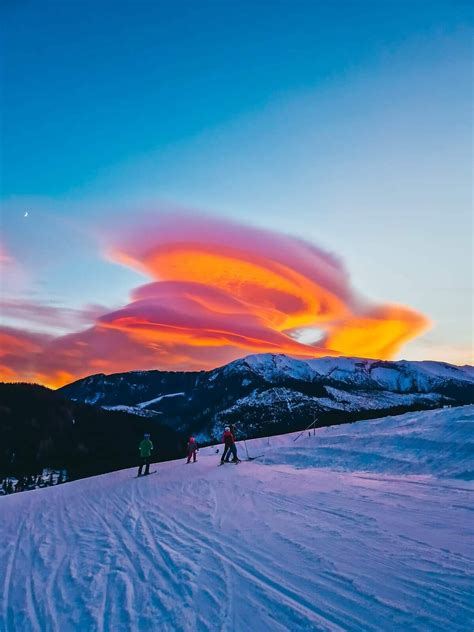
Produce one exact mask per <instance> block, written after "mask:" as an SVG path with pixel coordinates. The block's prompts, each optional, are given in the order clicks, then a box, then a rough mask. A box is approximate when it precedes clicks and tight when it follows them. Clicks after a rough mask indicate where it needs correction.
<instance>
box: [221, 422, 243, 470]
mask: <svg viewBox="0 0 474 632" xmlns="http://www.w3.org/2000/svg"><path fill="white" fill-rule="evenodd" d="M223 441H224V452H223V453H222V457H221V465H222V464H223V463H224V462H225V463H229V460H230V455H231V454H232V456H233V458H232V463H239V462H240V459H239V457H238V456H237V448H236V447H235V436H234V426H232V430H231V429H230V426H226V427H225V428H224V436H223Z"/></svg>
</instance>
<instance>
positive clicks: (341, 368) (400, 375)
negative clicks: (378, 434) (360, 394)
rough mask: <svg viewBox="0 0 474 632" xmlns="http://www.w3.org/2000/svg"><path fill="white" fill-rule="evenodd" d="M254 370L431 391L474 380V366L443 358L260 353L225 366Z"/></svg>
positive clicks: (266, 374) (270, 376)
mask: <svg viewBox="0 0 474 632" xmlns="http://www.w3.org/2000/svg"><path fill="white" fill-rule="evenodd" d="M246 369H247V370H248V369H250V370H252V371H253V372H255V373H256V374H258V375H259V376H261V377H263V378H264V379H265V380H267V381H269V382H272V381H274V380H275V379H277V378H282V377H292V378H294V379H299V380H304V381H311V380H314V379H317V378H318V377H319V378H321V377H326V378H331V379H333V380H337V381H340V382H344V383H346V384H355V385H361V386H364V385H366V386H369V385H370V386H372V387H373V386H378V387H379V388H382V389H387V390H390V391H400V392H407V391H410V390H418V391H421V392H429V391H431V390H432V389H433V387H434V386H436V385H439V384H441V383H443V382H445V381H446V380H462V381H464V382H467V383H474V367H472V366H468V365H466V366H462V367H461V366H455V365H451V364H447V363H444V362H431V361H418V362H417V361H413V362H409V361H407V360H401V361H399V362H386V363H384V362H381V361H380V360H367V359H364V358H346V357H326V358H314V359H309V360H308V359H306V360H304V359H303V360H301V359H297V358H292V357H290V356H286V355H275V354H271V353H260V354H255V355H250V356H247V357H246V358H243V359H241V360H236V361H235V362H231V363H230V364H229V365H227V367H225V369H224V370H229V371H244V370H246Z"/></svg>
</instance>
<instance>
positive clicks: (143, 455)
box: [138, 432, 153, 476]
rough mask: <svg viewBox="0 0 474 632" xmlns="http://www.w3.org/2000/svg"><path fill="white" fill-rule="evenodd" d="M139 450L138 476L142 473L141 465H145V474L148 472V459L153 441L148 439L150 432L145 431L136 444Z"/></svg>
mask: <svg viewBox="0 0 474 632" xmlns="http://www.w3.org/2000/svg"><path fill="white" fill-rule="evenodd" d="M138 450H139V452H140V459H141V463H140V467H139V468H138V476H141V475H142V469H143V466H145V476H146V475H147V474H149V473H150V459H151V452H152V450H153V443H152V442H151V441H150V434H149V433H148V432H146V433H145V434H144V435H143V439H142V440H141V441H140V445H139V446H138Z"/></svg>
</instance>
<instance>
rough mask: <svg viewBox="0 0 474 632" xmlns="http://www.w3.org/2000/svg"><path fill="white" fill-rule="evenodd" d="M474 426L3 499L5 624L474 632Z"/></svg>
mask: <svg viewBox="0 0 474 632" xmlns="http://www.w3.org/2000/svg"><path fill="white" fill-rule="evenodd" d="M473 431H474V406H466V407H457V408H450V409H440V410H436V411H424V412H417V413H409V414H405V415H403V416H398V417H385V418H383V419H378V420H372V421H370V422H363V421H362V422H358V423H355V424H349V425H348V424H346V425H342V426H335V427H334V426H333V427H330V428H321V429H318V430H316V432H315V435H314V436H313V434H311V436H309V437H308V435H307V434H306V433H304V434H303V435H302V436H298V434H299V433H295V434H291V435H280V436H277V437H269V438H265V439H255V440H250V441H247V444H248V446H247V447H248V450H249V453H251V454H252V455H254V456H258V455H261V456H260V458H257V459H256V460H254V461H248V462H242V463H241V464H239V465H237V466H236V465H224V466H223V467H218V466H217V463H218V460H219V455H216V454H215V448H211V447H209V448H204V449H201V450H200V453H199V456H198V461H197V463H195V464H190V465H186V464H185V460H184V459H181V460H179V461H171V462H167V463H160V464H158V465H157V466H155V468H153V469H156V470H157V472H156V474H154V475H152V476H149V477H146V478H143V479H136V478H135V474H136V471H135V470H134V469H133V470H122V471H120V472H114V473H111V474H106V475H102V476H98V477H94V478H89V479H84V480H81V481H75V482H73V483H70V484H67V485H59V486H57V487H51V488H47V489H40V490H35V491H32V492H28V493H24V494H13V495H11V496H7V497H5V498H0V506H1V511H2V546H1V547H0V577H3V578H4V579H3V580H2V586H3V594H2V597H3V607H2V608H0V630H12V631H13V630H114V631H116V632H125V631H128V630H137V631H141V630H160V631H161V632H175V631H177V630H180V631H191V630H207V631H208V632H218V631H223V632H231V631H232V632H247V631H248V630H256V631H258V632H287V631H288V630H291V631H292V632H303V631H309V630H321V631H335V630H348V631H354V632H355V631H360V630H364V631H367V632H376V631H378V630H430V631H435V630H440V631H441V630H449V631H450V632H464V631H466V630H472V629H473V624H474V601H473V599H472V569H473V566H474V552H473V547H472V542H473V538H474V522H473V521H472V491H473V489H474V487H473V481H472V478H473V474H474V473H473V471H472V450H473V447H474V435H473ZM238 449H239V452H240V453H241V454H244V453H245V449H244V446H243V445H241V444H239V445H238ZM468 479H471V480H468Z"/></svg>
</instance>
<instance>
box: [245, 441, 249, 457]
mask: <svg viewBox="0 0 474 632" xmlns="http://www.w3.org/2000/svg"><path fill="white" fill-rule="evenodd" d="M244 446H245V451H246V452H247V459H250V457H249V451H248V448H247V441H245V439H244Z"/></svg>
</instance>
